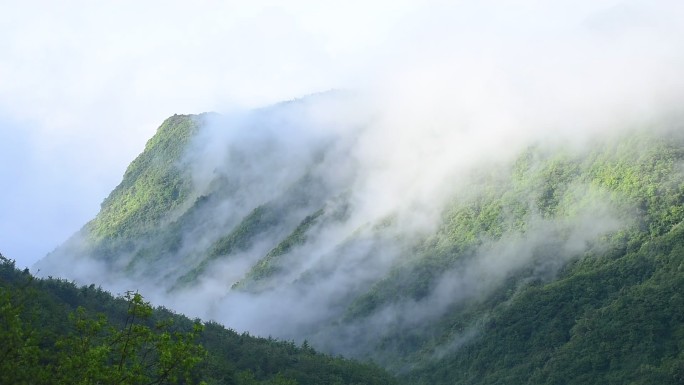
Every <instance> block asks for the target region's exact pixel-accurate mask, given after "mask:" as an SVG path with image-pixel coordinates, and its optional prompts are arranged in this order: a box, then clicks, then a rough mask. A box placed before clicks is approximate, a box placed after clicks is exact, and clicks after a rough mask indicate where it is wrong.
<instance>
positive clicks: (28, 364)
mask: <svg viewBox="0 0 684 385" xmlns="http://www.w3.org/2000/svg"><path fill="white" fill-rule="evenodd" d="M0 326H2V327H1V328H0V346H1V348H0V357H1V358H2V359H0V383H2V384H35V383H40V384H48V383H50V384H175V383H183V384H186V383H187V384H189V383H193V384H194V383H200V382H201V383H206V384H249V385H252V384H254V385H256V384H283V385H284V384H288V385H294V384H312V385H313V384H392V383H395V380H394V379H393V378H392V377H391V376H390V375H389V374H387V373H385V372H383V371H382V369H380V368H377V367H374V366H370V365H363V364H360V363H357V362H353V361H349V360H345V359H342V358H334V357H330V356H326V355H323V354H320V353H317V352H315V351H314V350H313V349H312V348H311V347H310V346H309V345H308V344H306V343H305V344H304V345H301V346H297V345H295V344H294V343H293V342H288V341H277V340H274V339H272V338H256V337H252V336H250V335H248V334H246V333H245V334H238V333H236V332H234V331H233V330H230V329H225V328H224V327H223V326H222V325H220V324H218V323H215V322H207V323H203V322H201V321H200V320H197V319H196V320H191V319H189V318H187V317H185V316H182V315H179V314H177V313H174V312H172V311H170V310H168V309H166V308H162V307H159V308H153V307H152V306H151V305H150V304H149V303H148V302H146V301H144V299H143V298H142V296H141V295H140V294H139V293H133V292H128V293H125V294H124V295H122V296H119V297H114V296H112V295H111V294H109V293H108V292H106V291H104V290H102V289H101V288H100V287H96V286H95V285H90V286H82V287H78V286H76V285H74V284H73V283H71V282H68V281H66V280H59V279H38V278H34V277H33V276H32V275H31V274H30V273H29V272H28V271H23V272H22V271H19V270H17V269H15V267H14V262H13V261H11V260H8V259H6V258H5V257H2V256H0Z"/></svg>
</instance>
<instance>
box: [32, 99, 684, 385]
mask: <svg viewBox="0 0 684 385" xmlns="http://www.w3.org/2000/svg"><path fill="white" fill-rule="evenodd" d="M350 99H352V98H351V96H350V95H346V94H343V95H339V94H322V95H316V96H313V97H309V98H304V99H300V100H295V101H291V102H287V103H282V104H278V105H275V106H272V107H268V108H264V109H259V110H256V111H252V112H249V113H244V114H234V115H229V116H221V115H218V114H202V115H186V116H181V115H176V116H173V117H171V118H169V119H167V120H166V121H165V122H164V123H163V124H162V125H161V126H160V127H159V129H158V130H157V133H156V134H155V136H154V137H153V138H152V139H150V141H149V142H148V143H147V146H146V147H145V150H144V151H143V153H142V154H140V156H138V158H136V159H135V160H134V161H133V162H132V163H131V165H130V166H129V168H128V169H127V171H126V173H125V174H124V177H123V180H122V182H121V184H119V185H118V186H117V187H116V188H115V189H114V191H112V193H111V194H110V195H109V197H107V198H106V199H105V200H104V202H103V203H102V207H101V210H100V213H99V214H98V215H97V216H96V218H95V219H93V220H92V221H90V222H89V223H87V224H86V225H85V226H84V227H83V229H82V230H81V231H79V232H78V233H77V234H75V235H74V236H73V237H72V238H70V239H69V240H68V241H67V242H66V243H65V244H64V245H62V246H61V247H59V248H58V249H56V250H55V251H54V252H52V253H51V254H49V255H48V256H47V257H46V258H45V259H44V260H42V261H40V262H39V263H38V264H37V266H36V268H37V269H39V270H40V274H42V275H55V276H64V277H69V278H71V279H75V280H77V281H79V282H83V283H89V282H97V283H99V284H102V285H103V286H104V287H107V288H111V289H112V290H123V289H130V288H136V289H139V290H141V292H143V293H150V294H149V296H150V298H153V299H155V301H156V300H158V301H160V302H161V303H164V304H165V305H166V306H169V307H171V308H174V309H178V310H179V311H183V312H187V313H188V314H191V315H193V316H199V317H203V318H207V319H217V320H220V321H221V322H223V323H225V324H227V325H229V326H231V327H234V328H236V329H237V330H249V331H250V332H252V333H255V334H258V335H274V336H277V337H279V338H282V339H286V340H289V339H294V340H295V341H303V340H307V341H308V342H309V343H311V345H312V346H314V347H316V348H317V349H321V350H323V351H325V352H329V353H334V354H344V355H346V356H351V357H355V358H359V359H371V360H373V361H374V362H376V363H378V364H380V365H381V366H383V367H385V368H387V369H388V370H390V371H391V372H393V373H395V374H396V375H397V376H399V377H401V378H407V379H409V381H410V383H415V384H446V383H458V384H493V383H509V384H515V383H543V384H552V383H602V384H603V383H621V384H622V383H659V384H660V383H680V382H681V379H682V378H684V356H683V355H682V353H681V352H682V351H684V348H683V346H684V329H683V328H684V313H682V309H684V307H683V306H682V305H684V304H682V303H681V298H680V297H681V296H680V293H681V292H682V289H684V280H683V279H684V274H683V273H682V270H681V266H680V265H681V264H682V262H683V258H684V237H683V236H682V232H683V231H684V230H683V225H682V220H683V219H684V133H683V132H682V130H681V128H680V127H681V125H680V124H679V123H677V122H679V121H680V120H678V119H660V120H654V121H653V122H649V123H643V122H640V123H639V124H633V125H630V124H627V123H625V125H626V126H625V127H619V128H612V129H610V130H603V131H601V132H597V131H582V130H579V129H578V131H577V132H576V133H575V132H573V133H571V134H568V133H565V134H563V135H561V134H559V137H557V138H554V135H528V136H524V135H522V134H521V135H520V136H521V137H523V138H518V139H517V140H508V141H507V142H504V139H501V138H496V137H491V138H490V137H487V140H480V141H469V138H470V139H472V138H474V137H478V136H477V135H475V134H473V133H469V132H467V131H464V132H463V133H462V134H459V135H462V138H463V140H462V141H457V140H452V141H449V140H445V139H444V137H443V136H440V133H439V132H437V133H434V132H433V133H430V131H429V130H428V131H427V132H421V131H411V132H410V133H416V132H417V133H418V134H416V135H413V134H410V135H406V132H402V131H400V130H393V126H392V125H391V124H386V123H387V121H386V120H383V117H382V116H378V115H377V114H374V113H373V112H368V111H358V106H357V105H355V104H354V103H351V102H349V100H350ZM426 138H427V139H426ZM449 138H451V137H447V139H449ZM457 138H458V136H457ZM492 143H494V144H492ZM497 143H503V145H501V144H497ZM407 159H408V161H407Z"/></svg>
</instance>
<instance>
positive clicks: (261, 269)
mask: <svg viewBox="0 0 684 385" xmlns="http://www.w3.org/2000/svg"><path fill="white" fill-rule="evenodd" d="M323 213H324V210H323V209H320V210H318V211H316V212H315V213H313V214H311V215H308V216H307V217H306V218H304V220H303V221H302V222H301V223H300V224H299V225H298V226H297V228H296V229H295V230H294V231H293V232H292V233H291V234H290V235H288V236H287V237H286V238H285V239H284V240H282V241H281V242H280V243H279V244H278V245H277V246H276V247H274V248H273V249H272V250H271V251H269V252H268V254H266V256H265V257H264V258H262V259H261V260H260V261H259V262H257V263H256V264H255V265H254V266H253V267H252V268H251V269H250V271H249V272H248V273H247V275H246V276H245V280H244V282H248V284H247V285H249V284H251V283H253V282H256V281H259V280H262V279H266V278H268V277H270V276H273V275H275V274H277V273H279V272H281V271H282V266H281V264H280V262H279V259H280V258H279V257H281V256H282V255H284V254H287V253H288V252H290V251H291V250H292V249H293V248H295V247H297V246H301V245H302V244H304V242H306V239H307V235H306V233H307V231H308V230H309V229H310V228H311V226H313V225H314V224H315V223H316V221H317V219H318V218H319V217H320V216H321V215H323ZM239 287H245V283H242V284H236V285H234V287H233V288H239Z"/></svg>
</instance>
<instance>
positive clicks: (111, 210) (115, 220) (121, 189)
mask: <svg viewBox="0 0 684 385" xmlns="http://www.w3.org/2000/svg"><path fill="white" fill-rule="evenodd" d="M200 119H201V117H199V116H192V115H174V116H172V117H170V118H168V119H167V120H166V121H165V122H164V123H163V124H162V125H161V126H160V127H159V129H158V130H157V133H156V134H155V135H154V136H153V137H152V139H150V140H149V141H148V142H147V145H146V146H145V151H143V153H142V154H140V155H139V156H138V157H137V158H136V159H135V160H134V161H133V162H132V163H131V164H130V165H129V167H128V169H127V170H126V173H125V174H124V177H123V180H122V182H121V183H120V184H119V185H118V186H117V187H116V188H115V189H114V190H113V191H112V193H111V194H110V195H109V197H107V199H105V200H104V202H102V209H101V211H100V213H99V214H98V215H97V217H96V218H95V219H94V220H93V221H91V222H90V223H89V224H88V225H87V226H86V228H87V229H89V231H90V232H91V234H92V235H93V236H95V237H98V238H100V237H104V238H123V237H131V236H140V235H141V234H144V233H145V232H147V231H149V230H150V229H152V228H154V227H155V226H158V225H159V222H160V220H162V219H163V218H164V217H165V216H166V215H167V214H168V213H169V212H171V211H172V210H173V208H174V207H176V206H177V205H178V204H180V203H181V202H183V200H184V199H185V197H186V196H187V194H188V193H189V191H190V188H191V186H190V184H189V183H190V180H189V178H188V177H187V176H186V175H184V172H185V171H184V170H183V169H182V168H181V167H180V161H181V159H182V155H183V152H184V151H185V149H186V148H187V146H188V143H189V141H190V139H192V137H193V135H194V134H195V133H196V132H197V130H198V129H199V120H200Z"/></svg>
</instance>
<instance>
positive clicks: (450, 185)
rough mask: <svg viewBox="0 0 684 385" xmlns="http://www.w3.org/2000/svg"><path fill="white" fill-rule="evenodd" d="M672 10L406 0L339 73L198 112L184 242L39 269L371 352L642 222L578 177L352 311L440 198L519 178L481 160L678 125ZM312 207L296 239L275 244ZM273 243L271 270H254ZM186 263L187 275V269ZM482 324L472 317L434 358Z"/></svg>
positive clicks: (395, 263) (681, 14)
mask: <svg viewBox="0 0 684 385" xmlns="http://www.w3.org/2000/svg"><path fill="white" fill-rule="evenodd" d="M682 19H684V8H683V7H682V6H681V5H679V4H678V3H676V2H658V3H656V4H653V3H649V2H640V1H623V2H620V1H599V2H580V3H577V2H572V3H571V2H561V3H556V4H555V5H547V4H542V2H523V4H518V5H516V6H513V5H508V4H505V2H498V1H489V2H478V3H477V4H473V3H469V2H459V3H457V4H448V3H441V2H438V3H435V4H431V5H430V6H429V7H417V8H416V9H415V10H414V12H412V13H410V14H407V15H405V16H404V18H403V19H402V22H401V23H397V24H396V25H394V30H393V32H392V34H391V35H392V38H391V39H388V41H386V42H385V43H384V44H382V45H380V46H378V47H376V48H377V49H374V50H369V51H364V52H363V54H359V55H358V56H355V57H354V60H352V61H357V62H356V63H355V64H349V68H347V70H346V71H345V75H344V76H341V77H339V78H336V82H331V83H337V84H331V85H333V86H334V87H330V88H333V90H330V91H326V90H320V89H316V90H312V91H322V92H315V93H314V92H312V93H311V94H310V95H301V97H297V98H294V99H292V100H290V101H287V102H283V103H276V104H270V103H267V104H265V106H263V107H258V108H243V107H235V106H230V107H226V108H225V109H224V110H222V109H221V108H220V107H219V108H216V110H217V111H218V113H216V114H207V115H203V116H201V117H199V118H198V119H201V120H202V128H201V130H200V132H199V133H198V134H197V135H196V136H195V137H194V138H193V140H192V142H191V144H190V145H189V147H188V148H187V151H186V153H185V154H184V156H183V157H182V159H181V160H180V161H179V162H178V165H177V167H178V168H179V169H181V170H189V175H190V176H191V182H192V192H191V194H190V196H189V198H187V199H186V201H185V203H184V204H183V205H181V206H180V208H178V209H177V210H176V211H174V212H171V213H169V215H168V217H167V218H166V222H165V223H163V226H160V227H165V226H169V227H170V226H171V225H173V224H174V223H176V222H177V221H178V220H179V218H184V219H183V220H184V222H183V225H182V226H181V227H179V230H177V231H178V234H180V239H181V241H180V244H181V246H180V247H179V248H178V249H177V250H172V251H168V252H167V251H163V253H161V254H158V255H154V257H153V258H152V259H150V260H148V261H144V260H142V259H140V261H141V262H135V261H136V259H135V258H137V257H136V256H137V255H141V254H140V253H143V252H144V253H150V252H152V253H153V251H149V250H154V247H156V245H158V244H157V243H155V242H156V241H155V239H153V237H150V239H141V240H139V242H138V243H137V244H136V245H135V247H134V248H133V249H132V250H131V251H129V252H127V254H126V255H118V256H117V259H116V261H115V262H114V263H109V262H108V263H105V262H102V261H101V260H98V257H97V255H92V254H91V251H90V250H89V249H88V248H87V247H86V246H83V245H82V244H81V243H80V242H81V240H80V239H79V238H78V236H77V237H75V238H72V239H71V240H70V241H69V242H68V244H67V246H68V247H67V248H66V251H62V252H60V253H59V255H57V256H52V257H48V258H47V259H46V260H44V261H42V262H41V263H39V265H38V268H39V269H40V271H39V273H40V274H41V275H53V276H63V277H66V278H69V279H74V280H76V281H77V282H80V283H84V284H86V283H91V282H96V283H98V284H102V285H103V286H104V287H105V288H107V289H110V290H112V291H114V292H115V293H116V292H119V293H122V292H124V291H125V290H131V289H137V290H140V292H141V293H143V294H144V295H145V297H146V298H147V299H149V300H151V301H153V302H154V303H156V304H163V305H165V306H168V307H170V308H173V309H176V310H178V311H181V312H184V313H186V314H188V315H190V316H196V317H201V318H203V319H207V320H216V321H219V322H221V323H223V324H225V325H227V326H228V327H230V328H233V329H235V330H238V331H248V332H250V333H254V334H256V335H261V336H268V335H271V336H275V337H278V338H282V339H292V340H296V341H303V340H305V339H308V340H309V341H311V342H313V344H314V346H315V347H317V348H320V349H323V350H324V351H327V352H332V353H343V354H348V355H351V356H357V357H359V356H360V357H363V356H364V355H367V354H370V353H369V352H370V351H373V349H374V348H375V345H376V344H378V343H380V342H381V341H382V340H383V339H384V338H387V337H388V336H391V335H392V334H393V333H394V334H396V333H399V332H402V331H408V330H412V329H415V328H420V327H421V326H422V325H429V324H430V323H431V322H433V321H435V320H438V319H439V318H440V317H443V316H444V315H445V314H447V313H448V312H450V311H453V309H454V308H455V307H457V306H459V305H461V304H464V303H471V302H477V301H480V300H483V299H484V298H486V297H487V296H488V295H490V294H491V293H493V292H494V291H496V290H498V289H499V288H501V287H502V286H503V285H504V284H505V283H506V282H507V280H509V279H511V278H512V277H517V279H519V280H520V281H522V282H526V281H530V280H544V281H549V280H552V279H554V277H555V276H556V274H558V272H559V271H560V270H561V269H562V268H563V266H565V265H566V264H567V263H568V262H570V261H573V260H576V259H578V258H581V257H582V256H584V255H585V254H587V253H588V252H589V251H591V250H599V249H601V248H602V247H605V245H604V244H603V243H602V242H603V241H605V239H606V236H608V235H609V234H612V233H614V232H616V231H619V230H621V229H625V228H627V227H628V226H630V225H632V224H633V222H634V220H635V217H634V212H635V211H634V210H633V209H634V208H631V207H620V206H618V205H616V204H615V201H614V200H612V199H611V197H610V196H609V195H608V194H605V192H601V191H594V190H593V187H592V186H587V185H582V184H575V185H573V186H572V188H570V189H569V192H568V193H567V195H566V196H564V199H568V200H575V201H576V202H577V210H576V211H574V212H568V213H560V214H558V215H556V216H551V217H548V216H544V215H543V213H539V212H530V213H527V214H526V215H524V216H522V217H521V218H522V220H524V221H525V223H526V226H525V229H524V231H521V230H510V229H507V230H506V231H504V233H503V234H502V235H501V236H499V237H493V236H492V237H487V236H483V237H482V238H481V239H478V240H477V242H474V243H473V247H472V249H469V250H467V251H463V252H462V254H463V255H464V256H463V258H461V259H459V260H458V261H457V262H454V263H453V264H452V265H451V266H450V268H449V269H447V270H445V271H442V272H441V274H440V275H439V276H438V277H436V278H435V279H434V280H433V281H432V282H430V284H429V285H427V287H426V288H425V290H424V293H423V294H422V295H421V296H420V297H419V298H414V297H411V296H410V295H403V294H402V293H397V296H396V297H394V298H392V299H391V300H389V301H387V302H385V303H379V304H377V306H375V307H372V308H369V310H367V312H365V313H364V312H361V311H358V312H357V313H354V311H353V308H354V306H355V304H357V303H359V301H362V300H363V299H364V298H367V297H364V296H367V293H368V292H369V291H371V290H373V289H375V288H378V287H382V284H383V282H388V281H390V280H391V279H393V277H396V275H395V274H400V273H401V272H402V271H409V272H410V271H411V268H413V267H414V264H419V263H420V260H421V258H424V257H426V256H425V255H424V254H421V253H422V252H421V251H420V250H423V249H421V247H424V246H423V245H426V244H430V242H431V241H433V238H432V237H434V236H435V234H439V232H440V231H442V230H444V229H445V228H447V227H448V223H447V220H448V215H447V213H448V210H449V208H450V207H451V206H453V205H457V206H458V204H463V205H467V204H469V203H471V202H475V201H477V199H479V198H481V197H483V196H486V194H492V191H494V193H493V194H495V195H496V194H500V195H503V194H504V193H505V191H506V189H508V188H510V184H507V183H508V182H507V180H505V181H503V182H501V183H499V182H498V181H496V177H491V176H492V175H495V176H496V175H499V173H500V174H506V172H508V171H510V169H511V164H512V163H513V162H514V161H515V160H516V159H517V157H519V156H520V154H521V153H522V152H523V151H525V150H526V149H528V148H530V147H531V146H538V147H540V148H543V149H544V150H545V151H546V153H550V154H553V153H555V152H559V153H560V152H563V151H565V152H568V153H569V154H571V155H572V156H574V157H581V156H583V154H585V153H587V152H588V151H589V150H590V149H591V148H593V146H596V145H599V144H601V143H606V142H610V141H611V140H613V139H614V138H620V137H624V136H626V135H631V133H632V132H638V131H639V130H651V131H654V132H655V131H659V130H662V131H668V130H681V125H680V126H675V127H673V123H672V122H676V120H677V119H678V118H680V117H681V113H682V111H681V106H680V105H681V100H682V97H683V96H684V29H683V28H684V27H682V26H681V25H680V24H681V23H679V21H680V20H682ZM360 63H363V65H361V64H360ZM530 167H531V169H534V167H535V164H533V165H531V166H530ZM483 175H485V176H487V178H490V179H487V180H486V183H481V179H482V178H483ZM492 178H493V179H494V181H495V182H496V183H493V184H489V182H490V181H491V179H492ZM485 179H486V178H485ZM503 179H506V177H503ZM536 192H537V190H534V189H532V190H530V191H529V193H530V195H532V193H536ZM587 196H591V197H592V200H591V201H590V202H587V201H586V200H583V199H586V197H587ZM202 199H205V201H202ZM197 202H205V203H202V204H201V205H200V204H198V203H197ZM454 202H456V203H454ZM255 210H263V212H264V213H266V214H264V215H272V217H268V221H266V222H267V223H268V226H266V225H264V229H263V230H261V232H260V233H258V234H257V235H256V236H254V237H253V239H252V240H251V241H250V242H249V243H248V244H246V245H245V246H244V247H242V248H241V249H239V250H232V251H231V252H230V253H228V254H225V255H217V256H216V257H215V258H212V259H210V260H207V261H206V262H203V258H204V257H205V255H206V252H207V250H208V248H209V247H211V245H214V244H216V243H217V242H219V241H220V240H221V239H222V237H225V236H226V234H230V233H231V231H233V230H234V229H235V228H237V227H238V226H239V225H240V224H241V223H243V222H244V221H245V218H249V217H250V215H253V214H254V213H255ZM259 212H261V211H259ZM316 213H318V214H316ZM625 213H627V214H625ZM307 218H309V220H310V221H311V223H312V224H311V225H310V226H309V227H307V228H306V229H305V231H303V234H305V236H304V237H303V238H302V240H301V242H300V243H299V244H297V245H296V247H290V248H289V249H287V250H286V251H285V252H283V253H281V254H278V253H276V252H275V251H274V250H277V249H278V247H279V246H280V245H281V242H282V241H283V239H286V238H287V237H288V236H289V235H290V234H293V233H295V232H296V231H297V229H298V228H300V227H299V226H301V224H302V223H303V222H305V221H306V220H307ZM312 218H313V219H312ZM521 218H518V217H514V216H513V215H511V216H510V218H507V219H506V221H510V222H511V223H512V222H514V221H515V220H520V219H521ZM160 231H161V230H160ZM174 231H176V230H174ZM438 241H439V240H437V241H434V242H435V243H438ZM288 247H289V246H288ZM281 249H285V248H284V247H283V248H281ZM428 250H429V251H434V250H440V249H439V248H438V247H435V248H434V249H429V248H428ZM269 256H270V258H271V260H272V262H271V265H269V266H270V267H269V268H272V270H268V271H267V273H268V274H266V273H259V274H263V275H259V274H257V273H258V272H255V271H254V268H255V266H258V264H259V263H260V261H263V260H264V259H265V258H268V257H269ZM161 261H163V262H161ZM131 263H133V264H132V265H131ZM74 266H77V268H74ZM130 266H133V267H134V268H130ZM188 272H192V273H193V274H195V275H196V276H193V277H192V278H193V280H192V281H191V282H190V283H187V280H184V277H187V274H188ZM360 298H361V300H360ZM350 309H352V310H350ZM480 321H481V320H480ZM478 333H479V331H478V329H477V322H475V323H474V324H473V325H472V328H469V329H467V330H466V331H465V332H463V333H462V334H459V335H454V336H451V337H452V338H451V340H449V342H448V343H446V344H444V346H441V347H440V349H438V350H437V351H435V352H434V355H435V357H441V356H443V355H444V354H448V352H451V351H454V350H455V349H458V348H459V347H460V346H462V345H463V344H464V343H467V340H469V339H471V338H476V336H477V335H478ZM388 354H392V353H388Z"/></svg>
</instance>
